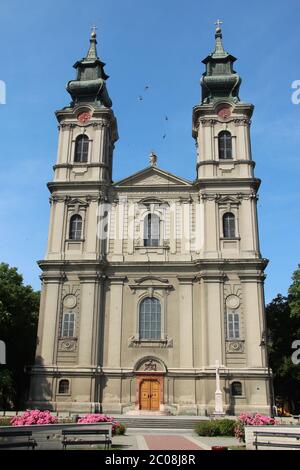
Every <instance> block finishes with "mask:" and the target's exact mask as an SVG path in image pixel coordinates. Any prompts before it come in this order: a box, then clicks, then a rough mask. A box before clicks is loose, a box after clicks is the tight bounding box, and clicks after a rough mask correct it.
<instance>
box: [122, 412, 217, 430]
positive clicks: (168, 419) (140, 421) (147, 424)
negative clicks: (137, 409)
mask: <svg viewBox="0 0 300 470" xmlns="http://www.w3.org/2000/svg"><path fill="white" fill-rule="evenodd" d="M114 417H115V418H116V419H117V420H118V421H120V422H121V423H122V424H124V425H125V426H126V427H127V428H128V429H130V428H147V429H149V428H152V429H195V427H196V425H197V424H198V423H199V422H200V421H203V420H208V419H209V418H206V417H205V416H198V417H196V416H191V417H189V416H182V417H181V416H153V417H149V416H148V415H145V416H128V415H118V416H116V415H114Z"/></svg>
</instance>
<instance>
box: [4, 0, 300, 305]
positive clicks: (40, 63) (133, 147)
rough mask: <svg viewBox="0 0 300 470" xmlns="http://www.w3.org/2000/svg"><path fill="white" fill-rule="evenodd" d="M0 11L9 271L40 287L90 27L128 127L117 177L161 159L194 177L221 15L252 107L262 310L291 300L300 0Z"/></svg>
mask: <svg viewBox="0 0 300 470" xmlns="http://www.w3.org/2000/svg"><path fill="white" fill-rule="evenodd" d="M283 6H284V8H283ZM0 11H1V15H0V45H1V46H0V61H1V67H0V79H1V80H4V81H5V83H6V86H7V103H6V105H0V120H1V139H0V156H1V157H0V158H1V172H0V215H1V230H0V261H5V262H7V263H9V264H10V265H13V266H17V267H18V268H19V270H20V272H22V273H23V275H24V279H25V282H26V283H29V284H31V285H33V286H34V287H35V288H37V289H38V288H39V287H40V281H39V269H38V267H37V265H36V260H38V259H42V258H43V256H44V253H45V249H46V241H47V231H48V222H49V220H48V219H49V203H48V197H49V193H48V190H47V188H46V183H47V181H50V180H51V179H52V176H53V173H52V166H53V164H54V163H55V160H56V149H57V123H56V119H55V116H54V111H55V110H56V109H59V108H61V107H63V106H66V105H67V104H68V103H69V101H70V99H69V95H68V94H67V92H66V91H65V84H66V82H67V81H68V80H70V79H72V78H73V77H74V72H75V71H74V70H73V68H72V65H73V64H74V62H75V61H76V60H77V59H80V58H82V57H83V56H84V55H85V53H86V51H87V48H88V43H89V41H88V40H89V33H90V27H91V25H93V24H96V25H97V26H98V52H99V55H100V57H101V59H102V60H103V61H104V62H106V64H107V65H106V69H105V70H106V73H108V74H109V75H110V79H109V80H108V83H107V86H108V90H109V93H110V96H111V98H112V100H113V103H114V105H113V109H114V112H115V114H116V117H117V119H118V126H119V135H120V140H119V142H118V143H117V145H116V149H115V154H114V179H115V180H117V179H119V178H122V177H125V176H127V175H129V174H131V173H133V172H135V171H138V170H140V169H141V168H143V167H145V166H147V165H148V155H149V152H150V151H151V150H152V149H154V150H155V151H156V152H157V154H158V156H159V166H160V167H161V168H163V169H166V170H168V171H171V172H174V173H175V174H178V175H180V176H183V177H185V178H188V179H191V180H192V179H194V177H195V163H196V155H195V146H194V141H193V139H192V137H191V112H192V107H193V106H194V105H196V104H198V103H199V101H200V86H199V79H200V76H201V74H202V72H203V64H201V60H202V59H203V58H204V57H206V55H208V54H209V53H210V52H212V50H213V45H214V22H215V20H216V19H217V18H221V19H222V20H223V22H224V23H223V43H224V47H225V49H226V50H227V51H228V52H230V53H231V54H233V55H234V56H235V57H237V58H238V60H237V62H236V67H235V68H236V70H237V71H238V73H239V74H240V75H241V76H242V79H243V81H242V86H241V90H240V96H241V98H242V99H243V100H244V101H250V102H252V103H254V104H255V112H254V116H253V120H252V150H253V158H254V160H255V161H256V170H255V171H256V176H258V177H259V178H261V179H262V186H261V190H260V200H259V204H258V208H259V227H260V239H261V251H262V254H263V256H264V257H266V258H269V259H270V264H269V266H268V268H267V280H266V300H267V301H269V300H271V299H272V298H273V297H274V296H275V295H276V294H277V293H278V292H281V293H283V294H285V293H286V290H287V288H288V286H289V284H290V278H291V274H292V272H293V271H294V269H296V267H297V264H298V263H299V262H300V256H299V251H300V249H299V246H300V244H299V228H300V217H299V193H300V185H299V179H300V165H299V160H300V154H299V144H300V104H299V105H294V104H292V101H291V94H292V89H291V83H292V82H293V81H294V80H300V69H299V50H300V33H299V14H300V4H299V1H297V0H286V1H285V2H284V4H282V3H281V2H274V1H271V0H267V1H265V2H262V1H259V0H252V1H251V2H241V1H237V0H227V1H226V2H225V1H224V0H223V1H220V0H215V1H214V2H203V1H200V0H185V1H179V0H151V1H147V0H106V1H102V0H85V1H84V2H82V1H79V0H72V1H71V0H60V1H58V0H51V1H50V0H43V1H40V0H38V1H37V0H28V1H27V0H26V1H25V0H22V1H21V0H1V8H0ZM145 86H148V87H149V88H148V89H147V91H145ZM139 95H143V96H144V99H143V101H139V100H138V96H139ZM166 115H167V116H168V118H169V119H168V121H166V120H165V116H166ZM164 134H166V138H165V139H163V138H162V136H163V135H164Z"/></svg>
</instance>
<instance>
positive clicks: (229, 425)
mask: <svg viewBox="0 0 300 470" xmlns="http://www.w3.org/2000/svg"><path fill="white" fill-rule="evenodd" d="M218 426H219V429H220V436H234V432H235V426H236V420H235V419H220V420H218Z"/></svg>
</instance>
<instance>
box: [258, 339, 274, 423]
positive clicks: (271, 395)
mask: <svg viewBox="0 0 300 470" xmlns="http://www.w3.org/2000/svg"><path fill="white" fill-rule="evenodd" d="M260 346H261V347H262V348H265V357H266V365H267V368H268V384H269V402H270V415H271V417H272V418H274V416H275V409H274V401H275V400H274V388H273V378H272V373H271V368H270V361H269V337H268V332H267V330H264V331H263V332H262V335H261V342H260Z"/></svg>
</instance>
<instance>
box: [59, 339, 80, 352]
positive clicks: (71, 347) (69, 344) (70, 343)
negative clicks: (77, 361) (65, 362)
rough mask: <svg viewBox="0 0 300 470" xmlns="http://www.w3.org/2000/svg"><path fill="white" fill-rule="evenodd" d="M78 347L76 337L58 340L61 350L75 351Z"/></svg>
mask: <svg viewBox="0 0 300 470" xmlns="http://www.w3.org/2000/svg"><path fill="white" fill-rule="evenodd" d="M76 349H77V341H76V339H61V340H59V342H58V350H59V351H60V352H74V351H76Z"/></svg>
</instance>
